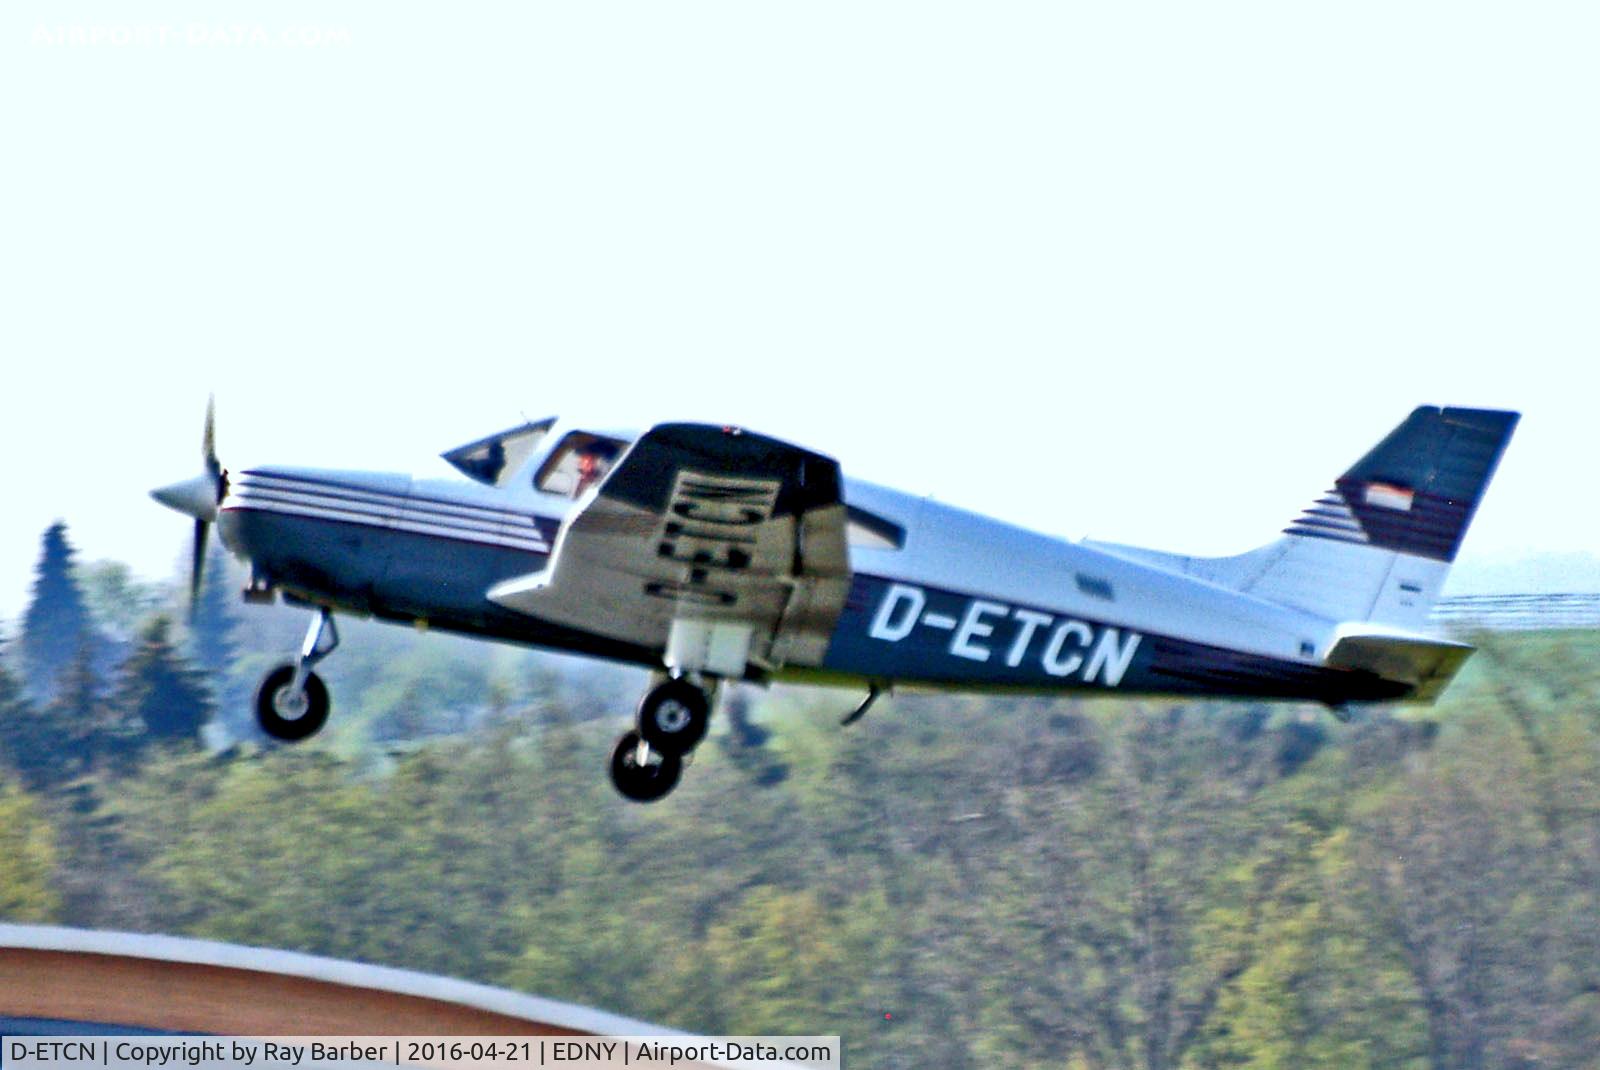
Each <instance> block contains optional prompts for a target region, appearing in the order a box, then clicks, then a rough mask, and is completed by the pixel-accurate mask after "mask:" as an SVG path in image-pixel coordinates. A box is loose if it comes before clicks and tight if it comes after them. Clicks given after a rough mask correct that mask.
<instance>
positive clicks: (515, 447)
mask: <svg viewBox="0 0 1600 1070" xmlns="http://www.w3.org/2000/svg"><path fill="white" fill-rule="evenodd" d="M554 423H555V419H554V418H551V419H548V420H540V421H539V422H538V423H536V424H523V425H522V426H521V427H513V428H512V429H511V430H509V431H502V432H500V433H499V434H498V435H490V436H489V437H488V438H480V439H479V440H478V441H476V442H469V443H467V444H466V445H465V446H457V447H456V448H455V449H453V450H451V451H450V452H448V453H445V454H443V455H442V456H443V457H444V459H445V460H447V461H449V462H450V463H451V464H452V465H454V466H455V469H456V471H458V472H460V473H461V474H462V475H465V476H470V477H471V478H473V479H476V480H477V481H478V482H479V483H487V484H488V485H489V486H491V487H493V486H499V485H500V484H501V483H502V482H503V481H504V480H506V479H509V478H510V477H511V476H513V475H515V474H516V473H517V471H518V470H519V469H520V468H521V467H522V463H523V462H524V461H526V460H527V459H528V457H529V455H530V454H532V453H533V451H534V450H535V449H536V448H538V445H539V443H540V442H541V441H542V440H543V439H544V436H545V435H547V434H549V433H550V428H551V426H552V425H553V424H554Z"/></svg>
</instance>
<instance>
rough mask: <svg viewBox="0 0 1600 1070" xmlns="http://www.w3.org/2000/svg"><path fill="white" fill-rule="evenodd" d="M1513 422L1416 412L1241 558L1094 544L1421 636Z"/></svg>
mask: <svg viewBox="0 0 1600 1070" xmlns="http://www.w3.org/2000/svg"><path fill="white" fill-rule="evenodd" d="M1517 419H1518V414H1517V413H1514V412H1501V411H1497V410H1492V409H1440V408H1436V407H1433V406H1423V407H1421V408H1418V409H1417V410H1416V411H1414V412H1413V413H1412V414H1411V415H1410V416H1409V417H1407V418H1406V420H1405V422H1403V423H1402V424H1400V426H1399V427H1397V428H1395V429H1394V430H1393V431H1391V432H1390V433H1389V435H1388V436H1387V437H1386V438H1385V439H1384V440H1383V441H1382V442H1380V443H1378V445H1377V446H1375V447H1373V449H1372V450H1371V451H1370V452H1369V453H1367V455H1366V456H1365V457H1362V458H1361V459H1360V460H1359V461H1357V462H1356V463H1355V464H1354V465H1352V466H1351V467H1350V469H1349V471H1347V472H1345V473H1344V475H1342V476H1340V477H1339V478H1338V479H1337V480H1335V481H1334V484H1333V487H1332V488H1331V489H1330V490H1328V491H1327V493H1325V494H1323V495H1322V497H1320V498H1318V499H1317V500H1316V501H1315V502H1313V503H1312V504H1311V505H1310V506H1309V507H1308V508H1307V509H1306V510H1305V511H1304V512H1302V513H1301V514H1300V515H1299V516H1298V517H1297V518H1295V520H1294V522H1293V523H1291V524H1290V525H1289V526H1288V527H1287V528H1285V529H1284V531H1283V537H1282V538H1280V539H1278V540H1277V541H1275V542H1271V543H1268V544H1267V545H1265V546H1262V547H1260V548H1259V549H1256V550H1252V551H1250V552H1249V553H1246V554H1240V555H1239V556H1237V557H1220V558H1196V557H1178V556H1174V555H1166V554H1152V553H1150V552H1148V551H1138V550H1133V549H1132V548H1130V547H1111V546H1104V544H1097V545H1102V546H1104V548H1106V549H1111V550H1113V551H1114V552H1119V553H1125V554H1127V555H1128V556H1134V557H1137V558H1139V559H1141V560H1144V561H1146V562H1148V563H1152V564H1158V565H1160V566H1162V567H1165V568H1169V569H1172V570H1174V571H1178V572H1182V573H1184V574H1186V575H1191V576H1197V577H1199V578H1202V579H1206V580H1210V581H1211V582H1213V583H1218V584H1221V585H1223V586H1226V587H1231V588H1233V589H1235V590H1238V591H1244V592H1247V593H1250V594H1254V595H1257V596H1259V597H1261V598H1267V599H1271V600H1272V601H1275V602H1280V603H1282V604H1284V605H1290V606H1295V607H1297V608H1299V609H1304V610H1306V611H1308V612H1311V613H1315V614H1317V615H1318V616H1321V617H1324V618H1327V619H1329V620H1334V621H1341V622H1371V623H1373V624H1379V625H1384V626H1388V627H1394V628H1400V629H1410V630H1419V629H1423V628H1425V627H1426V625H1427V621H1428V611H1429V610H1430V609H1431V608H1432V606H1433V603H1434V602H1435V601H1436V600H1437V599H1438V597H1439V591H1440V589H1441V588H1442V587H1443V586H1444V580H1445V576H1446V575H1447V574H1448V572H1449V570H1450V563H1451V562H1452V561H1454V560H1455V557H1456V551H1457V550H1459V549H1460V548H1461V540H1462V538H1463V536H1465V535H1466V531H1467V525H1468V524H1469V523H1471V521H1472V516H1473V513H1475V512H1476V511H1477V508H1478V503H1479V502H1480V501H1482V500H1483V494H1484V491H1485V489H1486V488H1487V487H1488V485H1489V480H1490V478H1491V477H1492V476H1493V475H1494V470H1495V466H1496V465H1498V464H1499V462H1500V456H1501V454H1502V453H1504V452H1505V448H1506V443H1507V442H1508V441H1510V439H1511V432H1512V431H1513V430H1514V429H1515V427H1516V425H1517Z"/></svg>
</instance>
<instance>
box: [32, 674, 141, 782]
mask: <svg viewBox="0 0 1600 1070" xmlns="http://www.w3.org/2000/svg"><path fill="white" fill-rule="evenodd" d="M44 720H45V722H46V727H47V731H48V732H49V733H50V734H51V735H52V736H53V737H54V738H55V739H56V741H57V746H58V748H59V754H60V762H61V765H62V772H63V773H64V774H65V775H66V776H74V775H80V774H83V773H87V772H90V771H92V770H95V769H101V768H104V767H105V766H106V765H107V764H108V763H110V762H113V761H116V760H118V759H119V758H121V757H124V756H126V755H127V754H128V753H129V751H130V750H131V749H132V747H133V745H134V742H135V740H136V734H135V732H134V731H133V729H132V726H131V725H129V724H127V722H126V721H125V720H124V719H123V718H122V717H121V716H120V715H119V713H118V711H117V710H116V709H115V708H114V707H113V706H112V705H111V703H110V702H109V701H108V698H107V696H106V694H105V688H104V686H103V681H102V680H101V678H100V674H99V673H98V672H97V671H96V668H95V661H94V651H93V649H92V648H91V647H90V646H89V645H88V644H85V645H84V647H83V649H82V650H81V651H79V653H78V656H77V657H76V658H74V659H73V661H72V664H71V665H69V666H67V669H66V672H65V673H63V674H62V677H61V682H60V685H59V687H58V688H57V693H56V700H55V701H54V702H52V703H51V704H50V705H49V707H47V708H46V710H45V712H44Z"/></svg>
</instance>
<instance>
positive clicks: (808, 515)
mask: <svg viewBox="0 0 1600 1070" xmlns="http://www.w3.org/2000/svg"><path fill="white" fill-rule="evenodd" d="M849 576H850V562H849V550H848V548H847V546H846V543H845V509H844V503H843V501H842V500H841V497H840V479H839V465H838V463H837V462H836V461H834V460H833V459H832V458H830V457H824V456H822V455H821V454H817V453H812V452H811V451H809V450H804V449H801V448H800V447H798V446H792V445H790V444H788V443H785V442H780V441H778V440H776V439H772V438H766V437H764V436H762V435H755V434H750V433H749V432H744V431H740V430H738V429H735V428H723V427H715V426H710V425H703V424H661V425H659V426H657V427H655V428H652V429H651V430H650V431H649V432H647V433H646V434H645V435H644V436H643V437H642V438H640V439H639V440H638V441H637V442H635V443H634V444H633V446H632V448H630V449H629V450H628V452H627V453H626V454H625V455H624V456H623V458H622V460H621V461H620V462H619V463H618V464H617V466H616V467H615V468H614V469H612V471H611V472H610V473H609V474H608V475H607V477H606V478H605V480H604V481H602V482H601V483H600V484H599V486H598V487H597V488H596V489H595V490H593V491H591V492H590V493H589V497H588V499H587V500H586V501H585V502H583V503H581V504H580V505H579V506H578V507H577V509H576V510H575V511H574V512H573V513H572V514H571V515H570V516H569V517H568V519H567V521H566V522H565V523H564V524H563V525H562V528H561V531H560V533H559V534H558V535H557V537H556V544H555V549H554V552H553V553H552V554H551V557H550V563H549V565H548V567H546V568H545V570H544V571H542V572H538V573H534V574H531V575H528V576H521V577H518V578H516V579H512V580H508V581H506V582H505V583H502V584H499V585H497V586H495V587H494V588H493V589H491V590H490V591H489V598H490V599H491V600H493V601H495V602H497V603H499V604H500V605H503V606H506V607H509V608H511V609H515V610H518V611H520V612H523V613H528V614H530V615H532V616H536V617H539V618H540V619H543V620H548V621H552V622H555V623H558V624H564V625H567V626H569V627H574V628H580V629H583V630H584V631H588V632H596V633H599V634H602V635H605V636H608V637H611V638H615V639H620V640H624V641H626V642H631V643H636V644H639V645H643V646H648V647H653V648H658V649H661V650H662V651H663V652H664V657H665V661H666V664H667V665H668V666H669V667H672V668H680V669H684V670H688V671H704V672H710V673H715V674H717V675H722V676H735V677H736V676H742V675H744V673H745V671H746V668H747V666H750V665H754V666H756V667H757V668H763V669H770V668H777V667H779V666H781V665H786V664H797V665H818V664H820V663H821V662H822V658H823V655H824V654H825V653H827V647H828V639H829V637H830V636H831V634H832V632H833V627H834V624H835V623H836V622H837V620H838V618H839V614H840V612H841V611H842V610H843V608H844V601H845V595H846V593H847V592H848V589H849Z"/></svg>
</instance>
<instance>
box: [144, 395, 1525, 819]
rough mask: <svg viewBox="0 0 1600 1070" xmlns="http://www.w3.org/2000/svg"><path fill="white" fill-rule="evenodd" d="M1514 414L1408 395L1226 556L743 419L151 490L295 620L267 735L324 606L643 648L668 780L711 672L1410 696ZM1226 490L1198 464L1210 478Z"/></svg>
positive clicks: (855, 682) (550, 426)
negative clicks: (895, 480) (928, 493)
mask: <svg viewBox="0 0 1600 1070" xmlns="http://www.w3.org/2000/svg"><path fill="white" fill-rule="evenodd" d="M1518 418H1519V416H1518V414H1517V413H1515V412H1504V411H1495V410H1486V409H1468V408H1439V407H1430V406H1424V407H1421V408H1418V409H1416V410H1415V411H1414V412H1412V413H1411V415H1410V416H1409V417H1407V418H1406V419H1405V420H1404V421H1403V422H1401V423H1400V424H1399V426H1398V427H1396V428H1395V429H1394V431H1393V432H1391V433H1390V434H1389V435H1388V436H1387V437H1386V438H1384V439H1383V440H1382V441H1381V442H1380V443H1379V444H1378V445H1377V446H1375V447H1373V448H1372V449H1371V450H1370V451H1369V452H1368V453H1366V454H1365V455H1364V456H1363V457H1362V458H1361V459H1360V460H1358V461H1357V462H1356V463H1355V464H1354V465H1353V466H1352V467H1351V468H1350V469H1349V470H1348V471H1346V472H1345V473H1344V474H1343V475H1341V476H1339V477H1338V478H1337V479H1336V480H1334V483H1333V486H1332V488H1331V489H1329V490H1328V491H1327V492H1326V493H1325V494H1323V495H1322V496H1320V497H1318V498H1317V499H1316V500H1315V501H1314V502H1313V504H1312V505H1311V506H1310V507H1309V508H1307V509H1306V510H1305V511H1304V512H1303V513H1301V514H1300V515H1299V516H1298V517H1296V518H1295V519H1293V520H1292V521H1291V522H1290V523H1289V524H1288V526H1287V527H1285V528H1284V529H1283V530H1282V532H1281V533H1280V534H1279V535H1278V536H1277V537H1276V538H1274V539H1272V540H1271V541H1269V542H1267V543H1266V544H1264V545H1263V546H1261V547H1259V548H1258V549H1255V550H1252V551H1250V552H1248V553H1244V554H1240V555H1236V556H1231V557H1214V558H1204V557H1191V556H1184V555H1179V554H1173V553H1165V552H1161V551H1156V550H1148V549H1142V548H1138V547H1133V546H1124V545H1118V544H1114V543H1106V542H1097V541H1092V540H1088V539H1085V540H1082V541H1078V542H1069V541H1066V540H1062V539H1059V538H1055V537H1052V536H1049V535H1045V534H1040V533H1036V532H1033V531H1029V530H1025V529H1023V528H1020V527H1014V526H1011V525H1009V524H1006V523H1003V522H1001V521H999V520H995V519H991V518H989V517H986V516H982V515H979V514H976V513H972V512H968V511H965V510H962V509H958V508H955V507H953V506H949V505H944V504H941V503H939V502H937V501H934V500H932V499H930V498H926V497H921V496H917V495H912V494H906V493H902V492H900V491H896V490H892V489H890V488H887V487H883V486H877V485H874V484H871V483H867V482H862V481H860V480H856V479H848V478H846V477H844V476H843V475H842V473H841V471H840V467H839V464H838V462H837V461H835V460H834V459H833V458H831V457H828V456H825V455H823V454H820V453H817V452H814V451H812V450H809V449H806V448H804V447H802V446H798V445H794V444H791V443H789V442H784V441H780V440H778V439H775V438H770V437H767V436H764V435H761V434H757V433H754V432H751V431H747V430H744V429H742V428H739V427H732V426H717V425H712V424H698V423H662V424H658V425H656V426H654V427H652V428H650V429H649V430H647V431H645V432H643V433H642V434H636V433H627V432H619V431H613V430H608V429H604V428H600V427H596V426H594V425H580V424H578V423H576V422H572V421H563V420H560V419H556V418H550V419H545V420H539V421H533V422H526V423H524V424H522V425H519V426H517V427H513V428H511V429H509V430H506V431H502V432H500V433H498V434H495V435H490V436H488V437H487V438H483V439H479V440H477V441H475V442H470V443H468V444H466V445H464V446H460V447H458V448H456V449H452V450H449V451H447V452H445V453H444V454H442V456H443V458H444V460H446V461H447V462H449V464H450V465H451V466H452V467H453V468H454V469H455V471H456V475H455V477H453V478H422V477H413V476H408V475H401V474H383V473H370V472H359V471H346V470H336V469H319V468H302V467H282V466H276V467H274V466H257V467H250V468H242V469H238V470H236V471H231V470H228V469H225V468H223V466H222V464H221V462H220V461H219V460H218V459H217V454H216V449H215V421H214V411H213V408H212V407H211V406H210V405H208V406H207V410H206V420H205V429H204V437H203V441H202V456H203V459H204V463H205V472H204V473H203V474H202V475H200V476H197V477H195V478H193V479H190V480H187V481H185V482H182V483H176V484H173V485H171V486H168V487H163V488H161V489H159V490H155V491H152V492H151V493H152V495H153V496H154V497H155V498H156V499H157V500H158V501H160V502H161V503H163V504H165V505H167V506H170V507H171V508H173V509H176V510H178V511H180V512H183V513H185V514H187V515H189V516H190V517H192V518H193V519H194V557H193V567H192V571H191V576H190V582H191V590H190V594H191V599H192V598H193V597H194V594H195V592H196V591H197V590H198V588H199V584H200V580H201V568H202V563H203V560H204V555H205V547H206V540H207V538H208V532H209V530H210V528H211V526H212V525H213V524H215V525H216V526H217V528H218V531H219V535H220V537H221V539H222V542H223V544H224V545H225V547H226V548H227V549H228V550H229V551H231V552H232V553H233V554H234V555H236V556H237V557H239V558H242V559H243V560H245V561H246V562H248V564H249V568H250V580H249V583H248V586H247V587H246V588H245V590H244V597H245V600H246V601H248V602H271V601H273V600H274V599H275V598H277V597H278V596H280V595H281V596H282V597H283V599H284V600H285V601H286V602H289V603H291V604H296V605H302V606H306V607H309V608H311V609H313V610H314V611H315V615H314V617H313V619H312V621H311V623H310V627H309V628H308V630H307V632H306V636H305V641H304V643H303V644H302V646H301V649H300V653H299V656H298V657H297V658H295V659H294V660H293V661H292V662H289V663H286V664H284V665H281V666H279V667H277V668H275V669H273V670H272V671H271V672H269V673H268V674H267V675H266V678H265V679H264V680H263V681H262V684H261V687H260V690H259V692H258V694H257V698H256V717H257V720H258V723H259V724H260V726H261V729H262V731H263V732H265V733H266V734H267V735H268V736H270V737H273V738H275V739H278V740H282V741H285V742H292V741H296V740H301V739H305V738H307V737H309V736H311V735H312V734H313V733H315V732H316V731H317V730H318V729H319V728H320V727H321V726H322V725H323V723H324V722H325V721H326V720H327V717H328V713H329V697H328V691H327V687H326V686H325V685H324V684H323V682H322V680H321V678H320V677H319V676H318V675H317V673H316V672H315V667H316V666H317V665H318V663H320V662H321V661H322V660H323V659H324V658H326V657H327V656H328V655H329V654H331V653H332V652H333V650H334V648H335V647H336V646H338V642H339V638H338V630H337V627H336V626H335V623H334V614H335V612H339V613H349V614H357V615H361V616H371V617H376V618H378V619H381V620H386V621H392V622H403V623H408V624H416V625H425V626H428V627H432V628H441V629H445V630H448V631H452V632H458V633H464V634H467V635H470V636H477V637H483V638H492V639H499V640H510V641H513V642H517V643H522V644H527V645H530V646H535V647H545V648H551V649H555V650H560V651H567V652H573V653H578V654H585V655H590V656H595V657H600V658H605V659H611V660H615V661H621V662H627V663H631V664H635V665H641V666H644V667H645V668H647V669H649V670H650V671H651V679H650V684H649V686H648V688H647V690H646V692H645V694H644V697H643V699H642V700H641V702H640V703H639V707H638V710H637V714H636V718H635V723H634V727H633V728H631V729H630V730H629V731H627V732H626V733H624V734H623V735H622V736H621V738H620V739H618V741H617V743H616V746H615V747H614V749H613V751H612V755H611V763H610V775H611V779H612V782H613V784H614V785H615V787H616V788H617V790H618V791H619V792H620V793H621V794H622V795H623V796H625V797H626V798H628V799H631V800H634V801H638V802H650V801H654V800H657V799H660V798H662V797H664V796H665V795H667V794H668V793H669V792H670V791H671V790H672V789H673V787H674V786H675V785H676V784H677V783H678V780H679V777H680V775H681V772H682V768H683V764H684V759H685V758H686V757H688V756H689V755H690V753H691V752H692V751H693V750H694V748H695V747H696V745H698V744H699V743H700V741H701V740H702V739H703V738H704V736H705V734H706V730H707V726H708V723H709V720H710V717H711V712H712V708H713V705H714V702H715V699H716V696H717V692H718V689H719V687H720V685H721V684H722V683H723V682H725V681H748V682H753V683H756V684H768V683H770V682H773V681H796V682H802V683H811V684H821V685H832V686H855V687H859V688H862V689H864V690H865V692H866V695H865V697H864V699H863V700H862V701H861V702H860V704H859V705H857V706H856V707H855V708H854V709H853V710H852V711H851V712H850V713H849V714H848V716H846V717H845V718H844V723H846V724H848V723H851V722H853V721H855V720H858V719H859V718H860V717H861V716H862V715H863V714H865V713H866V711H867V709H868V707H870V706H871V705H872V703H873V701H874V700H875V699H876V698H877V697H878V696H879V695H880V694H881V693H883V692H885V691H888V690H890V689H892V688H895V687H901V688H933V689H976V690H991V691H1016V692H1050V693H1057V692H1059V693H1065V694H1078V695H1086V694H1087V695H1134V694H1138V695H1172V696H1209V697H1218V698H1240V699H1299V700H1315V701H1318V702H1321V703H1324V704H1326V705H1327V706H1328V707H1329V709H1331V710H1333V711H1334V712H1335V713H1342V712H1344V711H1345V707H1346V706H1348V705H1349V704H1351V703H1363V702H1387V701H1413V702H1432V701H1433V700H1434V699H1435V698H1437V697H1438V695H1439V694H1440V692H1442V691H1443V689H1444V688H1445V686H1446V685H1447V684H1448V683H1449V682H1450V680H1451V678H1452V677H1453V676H1454V675H1455V673H1456V672H1457V671H1458V670H1459V669H1460V667H1461V665H1462V663H1463V662H1464V661H1465V660H1466V659H1467V657H1468V656H1469V655H1470V654H1471V653H1472V650H1473V648H1472V647H1471V646H1470V645H1468V644H1466V643H1462V642H1459V641H1456V640H1453V639H1449V638H1446V637H1443V636H1441V635H1438V634H1435V633H1434V632H1431V631H1430V630H1429V629H1428V611H1429V607H1430V606H1431V605H1432V604H1433V602H1434V601H1435V599H1436V598H1437V597H1438V595H1439V592H1440V588H1441V587H1442V586H1443V583H1444V580H1445V576H1446V574H1447V572H1448V571H1449V568H1450V565H1451V563H1452V562H1453V561H1454V560H1455V557H1456V553H1457V551H1458V549H1459V548H1460V545H1461V541H1462V538H1463V537H1464V535H1465V533H1466V530H1467V526H1468V524H1469V522H1470V521H1471V519H1472V516H1473V514H1474V512H1475V511H1476V509H1477V507H1478V504H1479V502H1480V500H1481V499H1482V497H1483V494H1484V491H1485V488H1486V487H1487V485H1488V483H1489V480H1490V478H1491V476H1492V475H1493V473H1494V469H1495V467H1496V465H1497V464H1498V463H1499V460H1500V457H1501V454H1502V453H1503V451H1504V450H1505V447H1506V444H1507V442H1508V441H1509V439H1510V437H1511V434H1512V431H1513V429H1514V428H1515V426H1516V423H1517V420H1518ZM1247 488H1248V480H1247V479H1239V480H1227V479H1219V480H1218V481H1217V488H1216V489H1217V492H1218V494H1219V495H1221V496H1224V497H1226V496H1230V495H1235V494H1241V493H1248V489H1247Z"/></svg>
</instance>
